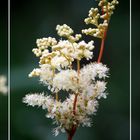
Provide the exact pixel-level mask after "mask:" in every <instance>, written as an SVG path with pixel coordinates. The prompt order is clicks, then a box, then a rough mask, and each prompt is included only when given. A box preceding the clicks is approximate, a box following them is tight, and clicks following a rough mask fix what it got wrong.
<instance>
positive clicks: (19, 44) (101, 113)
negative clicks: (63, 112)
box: [11, 0, 139, 140]
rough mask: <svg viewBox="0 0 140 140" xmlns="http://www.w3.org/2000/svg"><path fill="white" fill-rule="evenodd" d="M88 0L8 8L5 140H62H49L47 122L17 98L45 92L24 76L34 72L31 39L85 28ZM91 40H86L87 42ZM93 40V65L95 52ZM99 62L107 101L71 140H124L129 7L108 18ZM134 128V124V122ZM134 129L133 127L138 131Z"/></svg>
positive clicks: (47, 0) (123, 4)
mask: <svg viewBox="0 0 140 140" xmlns="http://www.w3.org/2000/svg"><path fill="white" fill-rule="evenodd" d="M95 5H96V3H95V2H94V1H93V0H82V1H81V0H69V1H67V0H59V1H56V0H35V1H34V0H30V1H25V0H24V1H23V0H20V1H18V0H12V5H11V40H12V42H11V140H18V139H20V140H52V139H57V140H65V139H66V135H65V134H61V135H59V136H58V137H56V138H55V137H54V136H53V135H52V133H51V130H52V128H53V127H54V126H52V122H51V121H50V120H48V119H46V118H45V112H44V111H42V110H41V109H39V108H32V107H27V106H26V105H25V104H23V103H22V98H23V97H24V96H25V94H27V93H30V92H43V91H45V90H46V87H44V86H43V85H40V84H39V82H38V80H37V79H29V78H28V73H29V72H30V71H32V69H33V68H35V67H37V66H38V59H36V58H35V56H34V55H33V53H32V48H34V47H35V45H36V44H35V42H36V39H37V38H42V37H47V36H54V37H56V38H58V36H57V34H56V31H55V27H56V25H57V24H63V23H66V24H68V25H70V26H71V27H72V28H73V29H74V30H75V32H76V33H78V32H80V30H81V29H82V28H85V27H86V25H85V24H84V22H83V20H84V18H85V17H86V16H87V14H88V10H89V9H90V8H91V7H92V6H94V7H95ZM90 39H92V38H90V37H89V38H87V40H90ZM99 43H100V41H99V40H97V39H96V40H95V45H96V47H95V50H94V60H97V55H98V52H99V45H100V44H99ZM103 62H104V63H105V64H107V65H108V67H109V68H110V78H109V79H108V92H109V93H110V94H109V96H108V98H107V100H101V101H100V106H99V109H98V112H97V115H96V116H94V117H93V127H92V128H80V129H78V131H77V133H76V135H75V137H74V140H76V139H77V140H84V139H87V138H88V139H93V140H94V139H95V140H102V139H104V140H129V3H128V1H120V4H119V6H118V7H117V9H116V11H115V13H114V15H113V16H112V19H111V22H110V27H109V31H108V37H107V41H106V48H105V52H104V56H103ZM136 123H137V122H136ZM138 127H139V126H137V127H136V129H138Z"/></svg>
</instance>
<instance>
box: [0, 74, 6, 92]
mask: <svg viewBox="0 0 140 140" xmlns="http://www.w3.org/2000/svg"><path fill="white" fill-rule="evenodd" d="M6 82H7V79H6V77H5V76H3V75H0V93H2V94H7V85H6Z"/></svg>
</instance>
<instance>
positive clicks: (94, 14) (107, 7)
mask: <svg viewBox="0 0 140 140" xmlns="http://www.w3.org/2000/svg"><path fill="white" fill-rule="evenodd" d="M117 4H118V1H117V0H113V1H112V2H109V1H106V0H101V1H100V2H99V4H98V6H99V7H101V10H102V13H101V14H100V13H99V9H98V8H91V9H90V11H89V14H88V18H86V19H85V23H86V24H92V25H94V26H95V28H89V29H84V30H82V33H83V34H86V35H91V36H94V37H97V38H103V37H104V33H105V31H106V30H107V27H108V24H109V20H110V18H111V15H112V14H113V11H114V10H115V6H116V5H117ZM102 20H103V21H102ZM99 21H100V23H99Z"/></svg>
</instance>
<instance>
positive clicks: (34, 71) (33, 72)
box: [29, 68, 41, 77]
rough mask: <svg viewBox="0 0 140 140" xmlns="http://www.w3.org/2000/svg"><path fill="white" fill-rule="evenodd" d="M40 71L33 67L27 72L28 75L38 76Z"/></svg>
mask: <svg viewBox="0 0 140 140" xmlns="http://www.w3.org/2000/svg"><path fill="white" fill-rule="evenodd" d="M40 72H41V71H40V69H39V68H36V69H33V71H32V72H31V73H30V74H29V77H34V76H39V75H40Z"/></svg>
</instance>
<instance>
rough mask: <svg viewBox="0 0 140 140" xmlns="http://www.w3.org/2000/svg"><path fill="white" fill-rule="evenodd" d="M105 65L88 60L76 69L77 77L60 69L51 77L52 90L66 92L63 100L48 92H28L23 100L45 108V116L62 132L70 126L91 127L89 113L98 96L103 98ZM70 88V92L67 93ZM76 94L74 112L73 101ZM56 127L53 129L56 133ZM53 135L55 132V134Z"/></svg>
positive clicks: (104, 93)
mask: <svg viewBox="0 0 140 140" xmlns="http://www.w3.org/2000/svg"><path fill="white" fill-rule="evenodd" d="M107 74H108V68H107V67H106V66H105V65H103V64H101V63H91V64H89V65H86V66H84V67H83V68H82V69H81V70H80V75H79V76H78V74H77V72H76V71H75V70H70V69H68V70H62V71H60V72H59V73H58V74H56V75H55V76H54V78H53V82H52V83H53V84H52V87H53V90H52V91H55V92H58V91H60V90H66V91H68V92H69V93H70V94H69V97H68V98H66V100H65V101H63V102H61V100H55V98H54V97H53V96H51V95H48V96H47V95H44V94H40V95H39V94H29V95H26V97H25V98H24V100H23V101H24V103H27V104H28V105H31V106H36V105H37V106H39V107H42V109H47V110H48V114H47V115H46V116H47V118H51V119H54V122H55V123H56V124H57V125H59V127H57V128H58V129H59V130H61V131H62V132H64V130H65V131H69V130H71V129H72V127H73V126H77V127H78V126H80V125H82V126H88V127H89V126H91V123H92V121H91V115H93V114H94V113H95V112H96V110H97V106H98V99H100V98H102V97H103V98H106V95H107V94H106V82H105V81H104V79H105V78H106V77H107ZM70 91H72V92H70ZM75 95H77V103H76V106H75V113H74V109H73V103H74V100H75ZM58 129H57V130H56V132H58ZM56 134H57V133H56Z"/></svg>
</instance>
